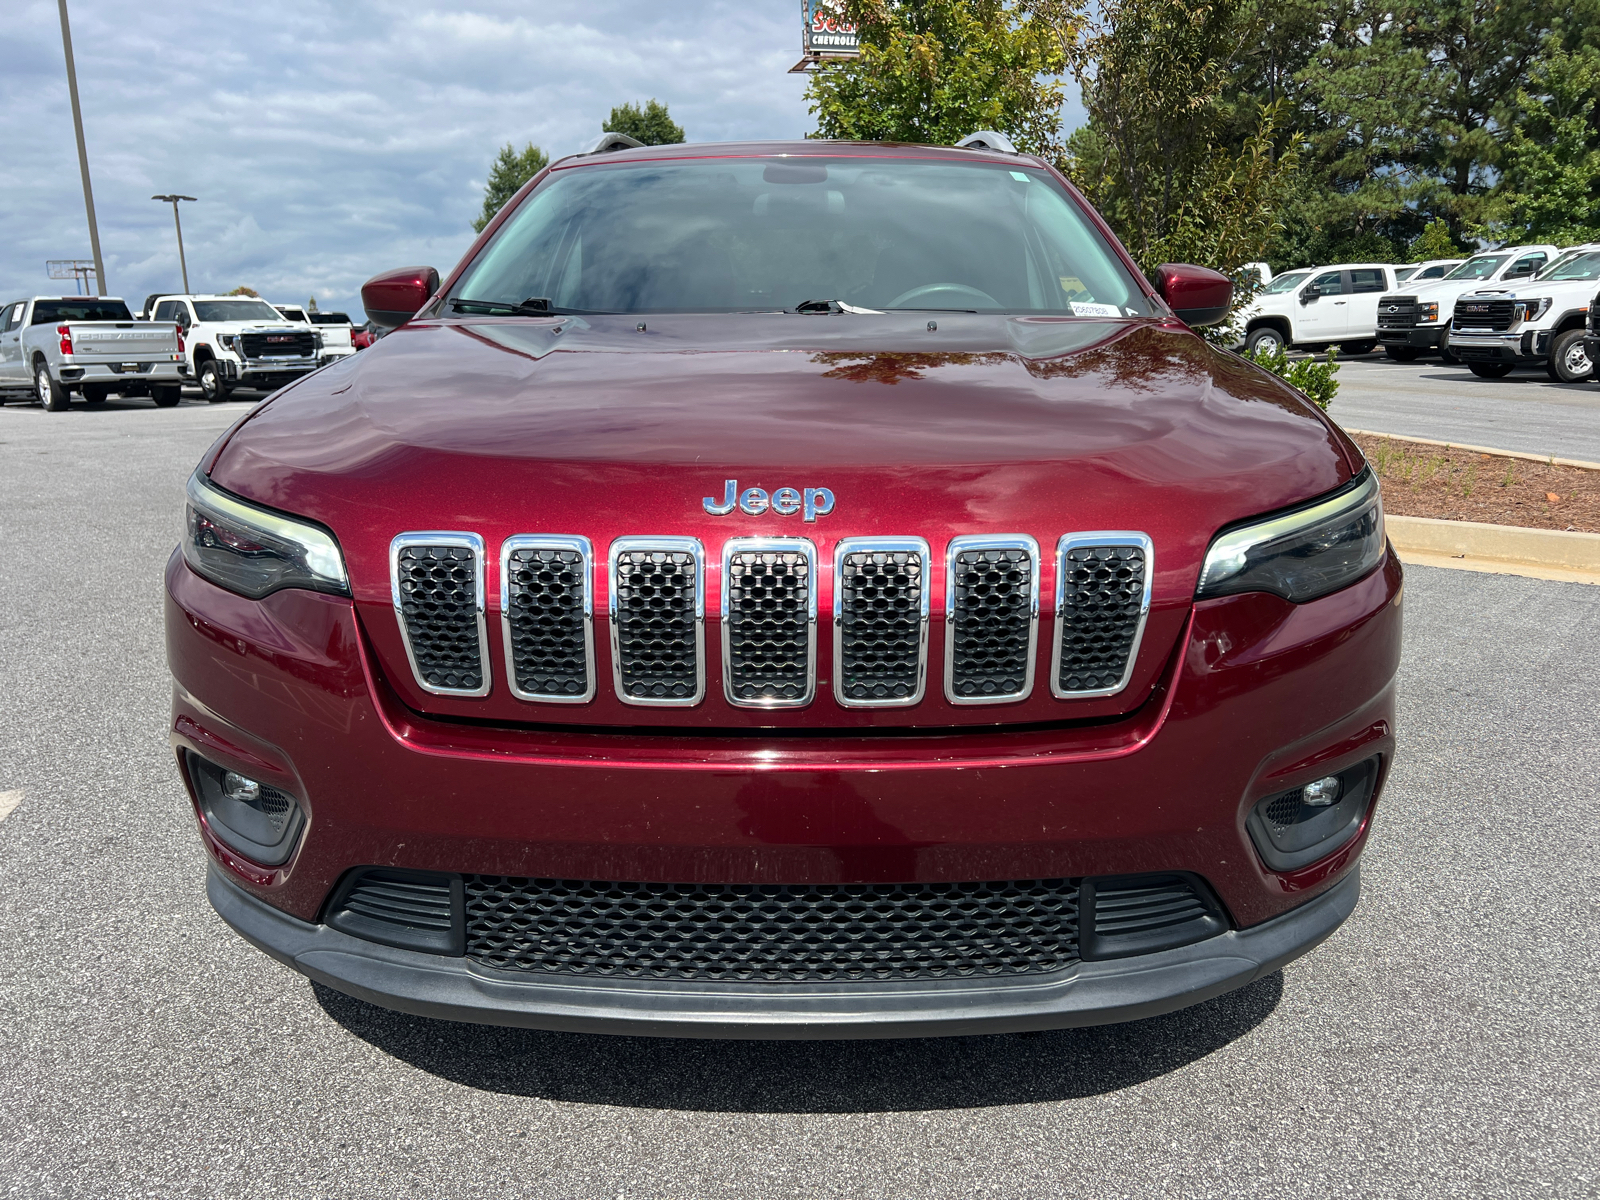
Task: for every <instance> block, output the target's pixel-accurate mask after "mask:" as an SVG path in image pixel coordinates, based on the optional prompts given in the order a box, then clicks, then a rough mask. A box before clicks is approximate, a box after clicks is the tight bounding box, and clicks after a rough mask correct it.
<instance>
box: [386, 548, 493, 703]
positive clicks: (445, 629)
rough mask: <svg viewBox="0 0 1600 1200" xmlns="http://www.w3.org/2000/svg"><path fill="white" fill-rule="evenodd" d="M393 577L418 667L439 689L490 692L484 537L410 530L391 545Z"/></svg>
mask: <svg viewBox="0 0 1600 1200" xmlns="http://www.w3.org/2000/svg"><path fill="white" fill-rule="evenodd" d="M389 572H390V585H391V588H392V591H393V597H394V610H395V615H396V616H397V617H398V618H399V621H400V635H401V637H402V639H403V640H404V641H405V647H406V657H407V658H408V659H410V661H411V670H412V673H413V674H414V675H415V676H416V679H417V682H418V683H419V684H420V685H421V686H422V687H423V688H425V689H426V690H428V691H430V692H434V693H436V694H438V695H441V696H486V695H488V694H489V645H488V639H487V638H486V637H485V635H484V626H483V539H482V538H480V537H478V536H477V535H476V534H472V533H405V534H401V535H400V536H399V537H397V538H395V540H394V541H393V542H392V543H391V544H390V547H389Z"/></svg>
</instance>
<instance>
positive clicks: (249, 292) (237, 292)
mask: <svg viewBox="0 0 1600 1200" xmlns="http://www.w3.org/2000/svg"><path fill="white" fill-rule="evenodd" d="M228 295H230V296H254V297H255V298H256V299H257V300H259V299H261V293H260V292H258V291H256V290H255V288H253V287H245V286H244V284H242V283H241V284H240V285H239V286H238V287H236V288H234V289H233V291H231V292H229V293H228Z"/></svg>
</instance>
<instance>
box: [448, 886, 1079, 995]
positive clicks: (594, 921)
mask: <svg viewBox="0 0 1600 1200" xmlns="http://www.w3.org/2000/svg"><path fill="white" fill-rule="evenodd" d="M465 885H466V924H467V943H466V945H467V957H468V958H470V959H472V960H474V961H476V962H478V963H480V964H482V965H483V966H486V967H495V968H499V969H501V970H508V971H522V972H529V973H538V974H547V975H588V976H596V975H599V976H621V977H624V978H634V979H685V980H722V981H741V980H747V981H752V982H765V983H831V982H845V981H852V980H916V979H961V978H972V977H982V976H997V975H1034V974H1043V973H1046V972H1050V971H1058V970H1061V969H1062V968H1064V967H1069V966H1071V965H1072V964H1073V963H1075V962H1076V961H1077V959H1078V884H1077V882H1076V881H1075V880H1066V879H1039V880H1027V879H1025V880H1018V881H1014V882H1008V883H908V884H892V883H885V884H872V883H843V884H797V885H786V884H692V883H682V884H674V883H597V882H585V881H579V880H558V879H522V878H509V877H505V876H499V875H468V876H466V879H465Z"/></svg>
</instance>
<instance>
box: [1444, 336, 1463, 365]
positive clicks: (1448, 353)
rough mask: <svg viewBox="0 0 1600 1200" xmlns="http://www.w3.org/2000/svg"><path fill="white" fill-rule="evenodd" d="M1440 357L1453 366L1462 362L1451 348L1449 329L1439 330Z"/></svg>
mask: <svg viewBox="0 0 1600 1200" xmlns="http://www.w3.org/2000/svg"><path fill="white" fill-rule="evenodd" d="M1439 357H1440V359H1442V360H1443V361H1444V362H1447V363H1449V364H1450V365H1451V366H1452V367H1455V366H1459V365H1460V364H1461V360H1460V359H1459V358H1457V357H1456V355H1455V351H1453V350H1451V349H1450V331H1449V330H1448V329H1441V330H1440V331H1439Z"/></svg>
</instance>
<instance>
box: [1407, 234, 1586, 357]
mask: <svg viewBox="0 0 1600 1200" xmlns="http://www.w3.org/2000/svg"><path fill="white" fill-rule="evenodd" d="M1560 253H1561V252H1560V251H1559V250H1557V249H1556V248H1555V247H1554V246H1507V247H1505V248H1504V249H1501V250H1493V251H1489V252H1486V253H1484V254H1474V255H1473V256H1472V257H1471V258H1469V259H1467V261H1466V262H1464V263H1462V264H1461V265H1460V266H1459V267H1457V268H1455V270H1453V271H1451V272H1450V273H1449V274H1447V275H1446V276H1445V277H1444V278H1443V279H1440V280H1436V281H1434V282H1432V283H1425V284H1421V285H1418V284H1417V283H1416V281H1415V280H1411V281H1408V282H1407V284H1406V286H1405V287H1404V288H1397V289H1396V290H1395V292H1394V293H1393V294H1391V295H1387V296H1384V297H1382V298H1381V299H1380V300H1379V301H1378V343H1379V344H1380V345H1381V346H1382V347H1383V352H1384V353H1385V354H1387V355H1388V356H1389V357H1390V358H1392V359H1394V360H1396V361H1397V362H1411V361H1413V360H1414V359H1416V358H1417V357H1418V356H1420V355H1422V354H1423V353H1425V352H1426V351H1429V350H1437V351H1439V353H1440V355H1441V356H1442V357H1443V358H1444V360H1445V362H1455V361H1456V358H1455V354H1454V352H1453V351H1452V350H1451V349H1450V344H1449V343H1450V314H1451V312H1452V311H1454V309H1455V305H1456V301H1457V300H1458V299H1459V298H1460V297H1462V296H1464V295H1466V294H1467V293H1468V292H1471V291H1476V290H1477V289H1478V288H1481V287H1485V286H1487V285H1489V284H1495V283H1502V282H1509V281H1511V280H1516V279H1529V278H1531V277H1532V276H1533V275H1535V274H1536V273H1537V272H1538V271H1539V270H1540V269H1541V268H1542V267H1544V265H1545V264H1546V263H1548V262H1549V261H1550V260H1551V259H1553V258H1555V257H1556V256H1557V255H1558V254H1560Z"/></svg>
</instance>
